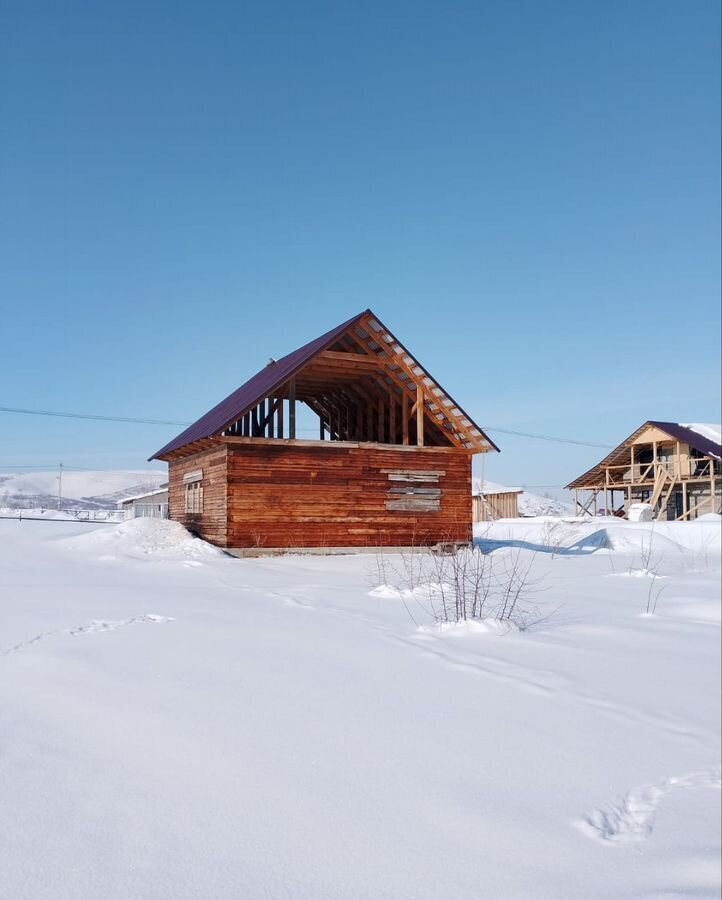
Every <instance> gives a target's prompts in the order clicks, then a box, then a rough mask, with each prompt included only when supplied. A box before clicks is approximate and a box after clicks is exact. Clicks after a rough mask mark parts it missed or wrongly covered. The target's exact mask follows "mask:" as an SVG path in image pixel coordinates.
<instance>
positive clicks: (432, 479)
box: [389, 475, 439, 484]
mask: <svg viewBox="0 0 722 900" xmlns="http://www.w3.org/2000/svg"><path fill="white" fill-rule="evenodd" d="M389 481H411V482H421V483H423V484H426V483H430V484H438V483H439V476H438V475H389Z"/></svg>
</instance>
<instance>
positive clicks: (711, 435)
mask: <svg viewBox="0 0 722 900" xmlns="http://www.w3.org/2000/svg"><path fill="white" fill-rule="evenodd" d="M680 425H681V426H682V428H689V430H690V431H695V432H696V433H697V434H701V435H702V437H705V438H707V440H708V441H714V443H715V444H722V425H711V424H710V423H709V422H696V423H693V424H691V425H689V424H685V423H683V422H680Z"/></svg>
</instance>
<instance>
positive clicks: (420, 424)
mask: <svg viewBox="0 0 722 900" xmlns="http://www.w3.org/2000/svg"><path fill="white" fill-rule="evenodd" d="M416 446H417V447H423V446H424V391H423V388H422V387H421V385H420V384H419V385H417V386H416Z"/></svg>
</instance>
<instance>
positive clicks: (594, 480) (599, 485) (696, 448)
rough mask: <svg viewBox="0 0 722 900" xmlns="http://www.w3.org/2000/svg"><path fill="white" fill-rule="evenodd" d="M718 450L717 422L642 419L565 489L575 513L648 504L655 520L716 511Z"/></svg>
mask: <svg viewBox="0 0 722 900" xmlns="http://www.w3.org/2000/svg"><path fill="white" fill-rule="evenodd" d="M721 455H722V447H720V426H719V425H679V424H677V423H675V422H651V421H650V422H645V423H644V425H642V426H641V428H638V429H637V430H636V431H635V432H634V434H631V435H630V436H629V437H628V438H627V439H626V440H625V441H623V442H622V443H621V444H620V445H619V446H618V447H617V448H615V449H614V450H612V452H611V453H610V454H609V455H608V456H606V457H605V458H604V459H603V460H602V461H601V462H599V463H597V465H596V466H594V467H593V468H591V469H590V470H589V471H588V472H585V473H584V475H581V476H580V477H579V478H577V479H575V480H574V481H572V482H571V484H568V485H567V488H568V489H569V490H572V491H574V508H575V512H576V514H577V515H580V514H581V515H584V514H590V515H596V514H597V512H598V511H599V510H600V508H603V509H604V510H605V511H606V512H607V513H612V512H613V513H614V514H616V515H620V514H621V515H624V514H625V511H626V510H627V509H628V508H629V506H630V505H631V504H632V503H648V504H649V505H650V506H651V507H652V510H653V513H654V517H655V518H656V519H658V520H659V519H667V520H675V521H676V520H680V521H684V520H689V519H695V518H697V517H698V516H700V515H703V514H704V513H710V512H717V513H718V512H720V501H721V497H720V490H721V484H722V482H720V456H721ZM602 503H603V507H602Z"/></svg>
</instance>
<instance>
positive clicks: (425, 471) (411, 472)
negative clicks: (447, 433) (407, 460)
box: [379, 447, 446, 481]
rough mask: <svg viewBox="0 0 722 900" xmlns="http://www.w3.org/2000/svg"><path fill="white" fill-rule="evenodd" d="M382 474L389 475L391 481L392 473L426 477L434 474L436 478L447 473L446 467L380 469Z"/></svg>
mask: <svg viewBox="0 0 722 900" xmlns="http://www.w3.org/2000/svg"><path fill="white" fill-rule="evenodd" d="M437 449H439V448H438V447H425V448H424V450H437ZM379 471H380V472H381V474H382V475H388V476H389V481H391V480H392V479H391V475H411V476H413V475H418V476H420V477H425V476H429V475H433V476H434V477H436V478H439V477H441V476H442V475H446V469H380V470H379Z"/></svg>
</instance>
